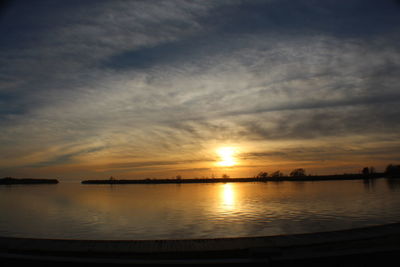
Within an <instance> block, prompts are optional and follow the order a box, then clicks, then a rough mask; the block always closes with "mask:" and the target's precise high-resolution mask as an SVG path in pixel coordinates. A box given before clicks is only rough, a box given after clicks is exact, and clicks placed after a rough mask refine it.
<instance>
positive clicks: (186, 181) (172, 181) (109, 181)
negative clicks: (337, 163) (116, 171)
mask: <svg viewBox="0 0 400 267" xmlns="http://www.w3.org/2000/svg"><path fill="white" fill-rule="evenodd" d="M383 177H385V173H373V174H369V175H368V176H367V177H366V176H365V175H363V174H337V175H303V176H276V177H252V178H190V179H139V180H125V179H105V180H84V181H82V182H81V183H82V184H196V183H238V182H269V181H329V180H356V179H376V178H383Z"/></svg>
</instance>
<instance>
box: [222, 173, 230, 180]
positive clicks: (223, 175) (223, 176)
mask: <svg viewBox="0 0 400 267" xmlns="http://www.w3.org/2000/svg"><path fill="white" fill-rule="evenodd" d="M222 178H224V179H228V178H230V177H229V175H228V174H222Z"/></svg>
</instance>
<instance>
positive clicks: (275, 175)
mask: <svg viewBox="0 0 400 267" xmlns="http://www.w3.org/2000/svg"><path fill="white" fill-rule="evenodd" d="M282 176H283V173H282V172H281V171H279V170H278V171H275V172H273V173H272V174H271V177H274V178H278V177H282Z"/></svg>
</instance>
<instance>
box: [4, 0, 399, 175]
mask: <svg viewBox="0 0 400 267" xmlns="http://www.w3.org/2000/svg"><path fill="white" fill-rule="evenodd" d="M399 44H400V1H394V0H376V1H366V0H343V1H342V0H339V1H338V0H324V1H321V0H304V1H302V0H298V1H296V0H265V1H258V0H249V1H236V0H227V1H224V0H218V1H184V0H169V1H162V0H160V1H158V0H154V1H120V0H113V1H101V0H100V1H98V0H96V1H90V0H88V1H77V0H76V1H75V0H68V1H63V0H49V1H46V0H39V1H6V2H5V3H4V4H2V6H1V11H0V177H5V176H12V177H42V178H59V179H65V180H68V179H69V180H74V179H76V180H80V179H104V178H108V177H110V176H113V177H115V178H117V179H118V178H120V179H128V178H132V179H140V178H171V177H176V176H177V175H180V176H182V178H194V177H199V178H200V177H220V176H222V175H223V174H227V175H229V176H230V177H232V178H233V177H253V176H254V175H256V174H257V173H259V172H260V171H266V172H269V173H271V172H273V171H276V170H281V171H282V172H284V173H289V172H290V171H291V170H292V169H294V168H304V169H305V170H306V172H307V173H308V174H336V173H337V174H341V173H354V172H359V171H360V170H361V168H362V167H364V166H375V168H376V169H377V170H378V171H383V170H384V168H385V166H386V165H388V164H390V163H393V164H396V163H397V164H398V163H399V162H400V138H399V137H400V88H399V85H400V45H399Z"/></svg>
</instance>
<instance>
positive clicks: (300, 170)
mask: <svg viewBox="0 0 400 267" xmlns="http://www.w3.org/2000/svg"><path fill="white" fill-rule="evenodd" d="M290 176H292V177H300V176H306V170H304V169H303V168H298V169H294V170H293V171H292V172H291V173H290Z"/></svg>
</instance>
